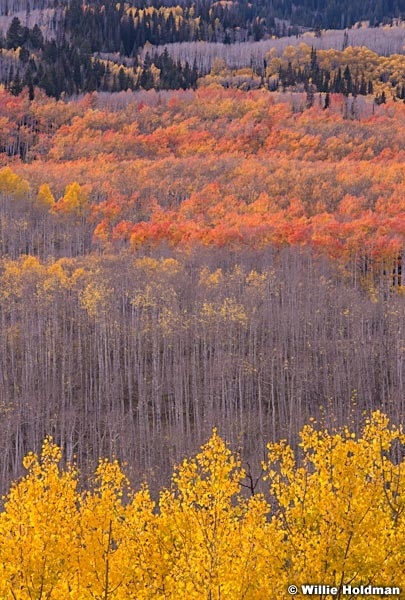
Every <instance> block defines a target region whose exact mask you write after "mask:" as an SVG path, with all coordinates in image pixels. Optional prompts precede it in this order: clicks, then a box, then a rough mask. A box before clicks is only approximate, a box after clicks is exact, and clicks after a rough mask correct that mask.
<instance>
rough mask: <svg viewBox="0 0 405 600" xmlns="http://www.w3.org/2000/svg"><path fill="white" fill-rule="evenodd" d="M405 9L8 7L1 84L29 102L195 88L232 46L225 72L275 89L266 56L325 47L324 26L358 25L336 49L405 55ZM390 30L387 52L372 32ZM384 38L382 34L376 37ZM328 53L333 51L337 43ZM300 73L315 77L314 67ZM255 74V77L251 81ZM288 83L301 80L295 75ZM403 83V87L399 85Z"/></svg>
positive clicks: (1, 34)
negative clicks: (41, 95)
mask: <svg viewBox="0 0 405 600" xmlns="http://www.w3.org/2000/svg"><path fill="white" fill-rule="evenodd" d="M404 7H405V5H404V4H403V2H402V1H396V2H388V3H387V2H385V3H384V2H368V3H366V2H364V3H361V2H359V3H355V5H353V6H352V5H351V4H350V3H347V4H346V3H343V5H342V3H338V4H337V3H336V2H317V3H313V2H301V3H295V4H293V3H291V2H274V1H272V2H269V1H263V2H254V3H248V2H245V1H243V2H211V1H203V2H196V3H194V2H184V3H180V4H177V3H170V2H169V3H160V2H152V3H151V4H150V5H144V3H131V4H128V3H115V2H111V0H108V1H107V2H103V3H98V2H85V3H82V2H81V1H80V0H72V1H71V2H66V3H65V2H61V3H59V4H58V3H56V4H55V3H52V6H51V4H50V3H48V4H47V3H46V2H45V3H42V4H41V3H39V4H38V3H34V4H33V5H31V4H29V3H27V2H26V3H21V2H18V1H16V2H13V1H11V0H10V2H5V3H3V4H2V6H1V7H0V11H1V12H2V15H3V16H0V83H3V84H4V85H5V86H6V88H7V89H9V90H10V91H11V93H13V94H14V95H18V94H20V93H21V92H22V90H23V89H24V88H27V89H28V90H29V94H30V97H31V98H33V97H34V95H35V88H36V87H40V88H41V89H43V90H45V92H46V93H47V95H49V96H54V97H56V98H60V97H61V95H65V96H72V95H75V94H77V93H80V92H91V91H94V90H97V91H101V90H103V91H112V92H115V91H122V90H127V89H131V90H134V89H140V88H141V89H151V88H155V89H187V88H193V89H195V88H196V87H197V80H198V78H200V77H204V76H205V75H207V73H208V72H209V71H210V69H211V68H212V67H213V60H212V59H209V56H210V55H211V54H212V52H214V55H215V56H217V57H218V56H219V57H221V56H226V55H227V54H229V49H230V48H232V47H234V46H236V47H238V51H237V55H238V59H237V61H236V64H235V60H230V61H229V64H228V67H229V68H232V69H234V68H239V69H240V68H242V69H243V68H249V67H250V69H251V72H250V77H249V78H248V79H247V80H246V73H244V74H242V75H244V76H245V77H244V78H243V77H242V83H244V84H245V85H247V86H249V87H259V86H261V87H267V88H269V86H270V89H275V86H276V83H275V81H274V79H273V80H272V81H271V83H269V80H268V77H267V75H268V72H267V66H266V65H267V62H268V60H267V56H265V54H266V52H269V51H271V50H273V49H274V50H276V54H277V55H280V54H281V53H282V52H283V50H285V46H286V45H288V44H291V43H293V44H294V43H297V39H298V38H299V37H300V36H301V35H303V34H304V32H308V29H310V30H311V32H312V33H313V32H314V33H313V35H315V38H313V39H312V40H310V39H307V38H305V42H306V43H307V44H309V45H311V43H312V45H314V46H319V45H320V47H321V48H324V47H325V46H324V45H323V44H322V43H321V44H319V39H320V38H322V39H323V40H325V39H330V33H329V34H328V33H327V31H326V29H331V28H342V29H344V28H347V27H352V26H354V25H355V24H356V26H355V28H354V29H352V30H350V33H349V30H348V29H345V31H344V34H343V33H342V35H343V38H342V40H341V42H340V45H339V47H338V49H339V50H344V49H345V48H346V47H348V46H350V45H354V46H360V45H366V46H370V47H371V48H373V49H374V50H375V51H377V52H379V53H382V54H384V53H386V52H388V53H393V52H399V53H402V52H403V46H404V39H403V38H404V31H405V28H403V27H402V22H401V18H402V16H403V14H404ZM361 22H363V25H364V24H367V23H368V24H369V25H370V27H369V28H367V31H368V34H367V37H366V41H361V42H356V39H357V38H359V35H360V37H362V34H361V33H360V34H358V33H356V32H358V31H360V32H361V29H365V28H364V27H361V25H362V23H361ZM384 25H385V26H386V27H388V28H393V30H392V31H391V32H390V37H391V38H393V37H394V30H395V31H396V33H395V38H397V41H396V42H395V43H394V44H392V43H391V42H390V43H389V44H388V48H387V44H383V47H382V48H381V47H380V44H378V43H377V44H376V43H375V38H376V36H377V34H376V33H375V32H374V30H376V31H377V30H378V29H381V30H382V31H383V26H384ZM377 26H378V27H377ZM359 27H360V30H359ZM381 35H382V34H381V33H378V37H381ZM283 36H284V37H283ZM285 36H290V37H285ZM291 36H293V37H291ZM332 37H333V34H332ZM335 37H336V36H335ZM280 38H281V39H283V40H284V41H283V42H282V43H281V45H280V44H278V43H277V42H278V39H280ZM401 39H402V42H401ZM285 40H287V42H286V41H285ZM288 40H290V42H288ZM314 40H315V41H314ZM259 41H262V42H264V43H265V45H266V46H265V47H266V51H263V47H260V45H259V47H257V44H258V42H259ZM201 44H203V49H202V47H201ZM212 44H214V49H213V48H211V47H210V46H211V45H212ZM179 45H180V49H179V48H177V47H178V46H179ZM196 45H197V46H196ZM326 47H327V48H329V47H332V48H336V46H335V44H334V42H333V41H332V40H331V41H330V45H327V46H326ZM231 54H232V52H231ZM233 54H235V53H233ZM272 57H273V58H274V55H273V56H272ZM346 66H347V65H346V64H344V65H343V66H342V70H343V69H344V68H345V67H346ZM363 66H364V68H365V63H364V62H363ZM302 67H303V69H304V70H305V69H306V70H307V71H309V70H310V68H311V64H310V63H309V62H308V63H307V64H306V65H302ZM307 75H308V73H307ZM257 76H259V80H258V81H255V79H256V77H257ZM355 76H356V77H357V78H358V79H359V86H358V89H357V90H353V92H354V93H361V94H365V93H370V94H372V93H373V90H372V88H370V87H367V82H366V87H364V86H363V87H361V86H360V80H361V79H362V78H364V73H362V72H360V71H359V72H357V73H356V74H355ZM383 81H384V82H385V81H386V80H385V79H383ZM298 82H301V83H305V84H306V86H308V85H310V84H311V81H310V78H309V77H308V76H307V77H305V76H304V79H302V78H298ZM289 83H290V85H292V84H295V83H296V81H295V80H294V81H292V80H291V78H290V80H289ZM240 84H241V81H240V78H239V79H237V78H236V79H235V78H233V80H232V82H231V85H233V86H236V87H238V86H239V85H240ZM228 85H229V82H228ZM311 85H314V86H315V87H316V89H317V90H318V91H337V92H339V91H341V90H340V89H338V86H333V85H332V84H331V85H329V80H328V82H325V79H323V81H322V85H320V84H319V81H318V80H317V78H316V77H315V79H314V82H312V84H311ZM398 85H400V86H403V85H404V82H403V79H402V78H401V79H400V80H399V81H398Z"/></svg>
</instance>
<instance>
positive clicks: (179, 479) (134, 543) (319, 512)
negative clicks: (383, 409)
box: [0, 412, 405, 600]
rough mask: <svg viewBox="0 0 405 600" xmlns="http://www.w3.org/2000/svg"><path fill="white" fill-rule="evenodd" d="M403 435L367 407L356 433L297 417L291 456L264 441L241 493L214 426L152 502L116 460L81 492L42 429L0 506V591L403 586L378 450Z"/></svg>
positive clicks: (393, 511) (396, 496)
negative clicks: (257, 487) (255, 478)
mask: <svg viewBox="0 0 405 600" xmlns="http://www.w3.org/2000/svg"><path fill="white" fill-rule="evenodd" d="M404 442H405V436H404V434H403V433H402V430H401V429H400V428H395V427H390V426H389V422H388V419H387V418H386V417H385V416H384V415H382V414H381V413H379V412H376V413H374V414H373V415H372V418H371V419H369V420H368V421H367V422H366V424H365V427H364V429H363V432H362V433H361V435H358V436H356V435H355V434H354V433H353V432H351V431H350V430H349V429H348V428H345V429H343V430H341V431H339V432H334V433H330V432H328V431H326V430H317V429H315V428H314V426H313V425H311V426H306V427H304V429H303V431H302V433H301V453H302V455H303V456H302V459H301V460H300V462H299V463H298V462H297V460H296V457H295V453H294V452H293V450H292V449H291V448H290V447H289V446H288V444H287V443H286V442H280V443H272V444H269V446H268V450H269V455H268V461H267V463H266V464H265V465H263V466H264V468H265V470H266V477H267V479H268V481H269V491H270V498H269V501H268V500H266V499H265V497H264V496H263V495H261V494H256V495H254V496H252V497H251V498H245V497H243V496H242V495H241V484H242V483H243V480H244V478H245V473H244V471H243V469H242V468H241V463H240V460H239V458H238V457H237V456H235V455H234V454H233V453H232V452H231V450H230V449H229V448H228V446H227V445H226V444H225V443H224V441H223V440H222V439H221V438H220V437H219V435H218V433H217V431H216V430H214V431H213V434H212V436H211V439H210V440H209V441H208V442H207V443H206V444H205V445H204V446H203V447H202V449H201V452H200V453H199V454H197V456H196V457H195V458H192V459H187V460H184V461H183V463H182V464H181V465H180V466H178V467H177V468H176V469H175V473H174V475H173V479H172V485H171V487H170V488H169V489H166V490H162V492H161V494H160V498H159V502H158V505H155V503H154V502H153V501H152V499H151V497H150V494H149V491H148V488H147V486H146V485H144V486H143V487H142V488H141V489H140V491H138V492H134V491H132V490H131V489H130V487H129V483H128V480H127V478H126V477H125V475H124V473H123V472H122V470H121V468H120V466H119V464H118V462H117V461H116V460H112V461H109V460H100V462H99V465H98V467H97V469H96V472H95V475H94V478H93V481H92V483H91V485H90V487H89V489H88V491H86V492H80V491H79V490H78V488H77V473H76V470H75V468H74V467H72V466H70V465H67V466H66V467H64V468H63V469H62V468H61V467H60V461H61V457H62V452H61V449H60V448H59V447H58V446H56V445H55V444H54V443H53V441H52V439H51V438H47V439H46V440H45V442H44V444H43V447H42V452H41V455H40V456H38V455H37V454H35V453H29V454H28V455H27V456H26V457H25V459H24V466H25V468H26V469H27V470H28V474H27V475H26V476H25V477H24V478H22V479H21V480H20V481H19V482H17V483H14V484H13V485H12V487H11V490H10V492H9V494H8V496H7V498H6V499H5V504H4V510H3V512H2V513H0V598H2V599H4V600H13V599H16V598H18V599H19V600H28V599H32V598H47V599H50V600H66V599H71V600H85V599H89V600H90V599H98V600H103V599H106V598H113V599H114V600H135V599H136V600H152V599H158V600H163V599H164V600H175V599H176V600H177V599H184V600H189V599H198V600H207V599H210V600H220V599H226V600H241V599H242V598H243V599H245V600H268V599H270V600H279V599H283V598H287V597H288V594H287V587H288V585H290V584H295V585H297V586H298V588H300V586H301V585H304V584H310V583H312V584H320V583H323V584H324V585H329V586H336V587H337V588H339V589H340V590H342V586H344V585H349V584H350V585H352V586H359V585H367V584H370V585H375V586H377V585H379V586H398V587H401V586H402V588H403V586H404V585H405V580H404V569H403V556H404V554H403V550H404V539H405V475H404V473H405V471H404V460H402V462H399V463H397V462H394V461H392V460H391V459H390V456H391V455H390V452H391V450H392V447H393V445H394V444H395V443H400V444H404ZM339 594H340V595H339V597H342V594H341V592H340V593H339ZM322 597H323V598H325V599H326V598H332V596H331V595H330V594H329V595H328V594H324V595H323V596H322ZM333 597H335V598H336V597H337V596H336V595H335V596H333ZM372 597H374V596H372ZM395 597H397V596H395Z"/></svg>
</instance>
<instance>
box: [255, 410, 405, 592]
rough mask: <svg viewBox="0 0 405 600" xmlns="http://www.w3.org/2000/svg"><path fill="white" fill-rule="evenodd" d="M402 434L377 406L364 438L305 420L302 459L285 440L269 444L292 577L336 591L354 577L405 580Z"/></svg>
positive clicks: (273, 485)
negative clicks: (398, 455) (396, 454)
mask: <svg viewBox="0 0 405 600" xmlns="http://www.w3.org/2000/svg"><path fill="white" fill-rule="evenodd" d="M396 441H399V442H400V443H402V444H403V443H404V441H405V436H404V434H403V433H402V431H401V429H398V428H395V427H391V428H389V427H388V418H387V417H385V416H383V415H381V414H380V413H379V412H375V413H373V416H372V418H371V419H370V420H369V421H367V422H366V425H365V427H364V430H363V434H362V436H360V437H356V435H355V434H354V433H352V432H350V430H349V429H348V428H344V429H343V430H342V431H341V432H336V433H333V434H332V433H330V432H329V431H327V430H324V431H317V430H316V429H315V428H314V427H312V426H306V427H304V429H303V431H302V433H301V447H302V451H303V453H304V457H303V460H302V464H301V465H300V466H299V465H298V464H297V462H296V460H295V456H294V452H293V451H292V449H291V448H290V447H289V446H288V445H287V444H286V443H285V442H281V443H278V444H276V443H273V444H269V446H268V449H269V462H268V464H267V465H266V468H267V469H268V474H267V475H268V479H269V481H270V491H271V493H272V495H273V497H274V501H275V502H276V504H277V507H278V522H279V528H280V530H282V531H284V534H285V541H284V542H283V546H284V547H285V549H286V550H287V555H286V558H287V560H286V567H285V568H286V571H287V572H288V580H289V582H290V583H293V584H295V585H298V586H299V585H302V584H308V583H311V582H313V583H317V582H320V581H321V582H324V583H325V584H328V585H330V586H336V587H337V588H338V589H339V592H338V593H337V595H335V596H333V597H334V598H340V597H341V596H342V594H343V586H344V585H348V584H351V585H352V586H355V585H360V584H374V585H386V586H390V585H391V586H392V585H397V586H401V585H402V587H403V585H404V583H405V580H404V575H403V573H404V558H403V557H404V554H403V549H404V542H403V540H404V526H405V478H404V476H403V472H404V471H403V470H404V461H403V460H402V462H400V463H397V464H396V463H395V462H393V461H391V460H390V452H391V450H392V447H393V445H394V443H395V442H396ZM401 557H402V558H401ZM328 597H329V596H328Z"/></svg>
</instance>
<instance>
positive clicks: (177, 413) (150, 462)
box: [0, 84, 405, 486]
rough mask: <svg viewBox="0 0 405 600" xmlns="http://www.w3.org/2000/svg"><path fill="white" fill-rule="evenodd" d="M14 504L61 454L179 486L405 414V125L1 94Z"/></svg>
mask: <svg viewBox="0 0 405 600" xmlns="http://www.w3.org/2000/svg"><path fill="white" fill-rule="evenodd" d="M1 99H2V102H1V103H0V111H1V114H0V119H1V123H2V128H1V135H2V138H1V140H0V147H1V149H2V153H1V154H0V160H1V161H2V163H3V165H4V166H3V168H2V169H1V170H0V231H1V236H0V244H1V251H2V257H3V258H2V261H1V275H0V279H1V290H2V300H1V304H0V311H1V314H0V318H1V322H2V328H1V343H2V347H3V349H4V352H3V353H2V355H1V357H0V377H1V385H0V390H1V394H2V397H1V406H2V415H3V417H2V420H1V428H2V431H1V433H2V435H1V440H2V442H1V443H2V451H1V473H2V479H3V481H4V482H5V485H6V483H7V481H8V478H9V477H10V476H13V477H15V476H17V475H18V474H19V473H20V469H21V461H22V458H23V456H24V454H25V453H26V452H27V451H28V450H29V449H31V448H33V447H37V446H38V444H39V443H40V442H41V440H42V439H43V438H44V436H45V435H47V434H52V435H54V437H55V440H57V442H58V443H59V444H61V445H62V446H63V448H64V449H65V453H66V457H67V458H68V459H71V458H72V457H73V455H77V457H78V461H79V464H80V466H81V468H82V472H83V473H85V472H86V470H87V469H90V468H91V467H92V465H93V464H94V462H95V461H96V460H97V458H98V456H102V455H109V456H110V455H112V454H115V455H116V456H117V457H119V458H120V459H122V460H126V461H128V465H129V470H130V476H131V479H132V480H133V481H135V480H137V479H138V478H139V477H141V476H142V474H144V473H148V478H149V481H150V482H151V485H152V486H153V485H155V486H158V485H160V484H161V482H162V481H167V478H168V477H169V473H170V472H171V468H172V465H173V463H174V462H176V461H178V460H180V459H181V458H182V457H183V456H184V455H185V454H186V453H187V452H188V451H190V450H191V451H196V450H197V448H198V445H200V444H201V443H203V441H204V440H206V439H207V438H208V436H209V434H210V431H211V429H212V427H214V426H217V427H219V428H220V432H221V434H222V435H225V436H226V438H227V439H228V440H230V441H231V442H232V444H233V445H234V446H233V447H234V448H239V449H240V450H241V452H242V457H243V458H244V460H248V461H249V463H250V464H254V463H255V462H256V463H257V460H258V457H261V456H262V455H263V451H264V445H265V442H266V441H268V440H270V439H271V440H274V439H277V438H278V437H280V436H287V437H288V439H289V441H290V443H291V444H293V445H294V444H296V440H297V433H298V431H299V430H300V428H301V427H302V426H303V425H304V424H305V423H306V422H307V420H308V419H309V418H310V417H315V418H317V419H319V420H320V421H321V422H325V424H326V425H329V426H332V425H333V424H336V425H343V424H347V423H348V422H352V423H353V426H354V427H355V428H358V427H360V424H361V422H362V418H363V412H364V411H368V412H369V411H371V410H374V409H377V408H381V407H383V409H384V411H385V412H386V413H387V414H389V415H390V417H391V418H393V419H394V421H395V422H397V423H398V422H401V420H402V419H403V413H404V405H403V402H404V398H405V390H404V359H405V356H404V348H405V344H404V329H403V324H404V316H405V304H404V300H405V296H404V294H403V289H404V286H403V283H404V282H403V273H402V260H403V255H404V246H405V220H404V214H405V207H404V197H405V194H404V181H405V179H404V166H403V161H402V157H403V155H404V152H405V148H404V140H405V135H404V123H405V106H404V104H403V103H402V102H394V101H392V100H391V101H390V102H387V103H386V104H380V105H377V104H376V103H375V102H374V101H373V100H372V99H368V98H367V97H358V98H353V97H352V96H350V97H347V96H344V95H342V94H330V98H329V103H328V104H326V94H321V95H319V94H315V95H314V97H312V98H310V99H311V104H312V106H309V105H308V101H309V99H308V93H306V92H302V93H293V92H291V93H287V92H286V93H275V92H269V91H268V90H257V91H254V92H248V93H247V92H243V91H241V90H234V89H229V90H224V89H223V88H222V86H219V85H216V84H213V85H211V87H205V88H201V89H199V90H197V91H195V92H194V91H191V90H189V91H178V92H173V91H167V92H159V93H157V92H156V91H154V90H150V91H149V92H126V93H121V94H115V95H114V94H105V93H104V94H103V93H100V94H97V93H93V94H90V95H87V96H84V97H83V98H80V99H77V100H76V101H71V102H69V103H66V102H64V101H62V100H60V101H56V100H54V99H51V98H48V97H47V96H46V95H42V96H40V95H38V97H37V98H36V99H35V100H33V101H30V100H29V97H28V94H22V95H20V96H18V97H15V96H13V95H12V94H10V93H9V92H7V91H5V90H3V91H2V92H1Z"/></svg>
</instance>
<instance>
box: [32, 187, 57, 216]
mask: <svg viewBox="0 0 405 600" xmlns="http://www.w3.org/2000/svg"><path fill="white" fill-rule="evenodd" d="M36 203H37V205H38V206H40V207H41V208H45V209H47V210H49V209H50V208H52V207H53V206H54V205H55V198H54V195H53V194H52V192H51V188H50V187H49V185H48V184H47V183H42V184H41V185H40V186H39V190H38V194H37V198H36Z"/></svg>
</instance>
